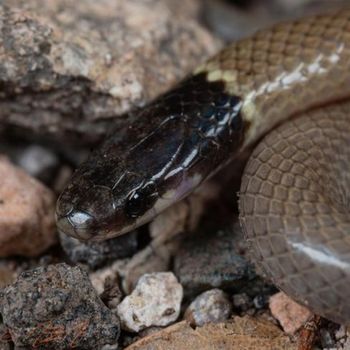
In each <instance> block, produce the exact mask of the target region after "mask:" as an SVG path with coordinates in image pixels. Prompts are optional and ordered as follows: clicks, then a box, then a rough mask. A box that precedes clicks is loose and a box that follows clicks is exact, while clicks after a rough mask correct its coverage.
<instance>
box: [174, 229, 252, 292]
mask: <svg viewBox="0 0 350 350" xmlns="http://www.w3.org/2000/svg"><path fill="white" fill-rule="evenodd" d="M236 229H238V227H237V226H236ZM234 235H235V233H234V232H232V231H230V230H226V231H218V232H216V233H215V234H203V235H195V236H194V235H193V236H191V237H190V238H189V239H188V240H186V241H185V242H184V244H183V245H182V247H181V248H180V249H179V251H178V253H177V254H176V256H175V261H174V271H175V275H176V276H177V277H178V278H179V281H180V283H181V284H182V285H183V287H184V291H185V295H189V296H193V295H195V294H198V293H200V292H202V291H204V290H208V289H210V288H220V289H229V290H233V291H235V290H239V289H240V288H241V287H242V286H244V285H245V283H246V282H247V281H251V280H253V278H254V277H255V272H254V268H253V266H252V265H251V264H250V263H249V262H248V261H247V260H246V259H245V257H243V256H241V255H239V254H238V253H237V252H235V248H237V244H236V242H235V239H234Z"/></svg>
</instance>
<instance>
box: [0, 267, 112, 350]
mask: <svg viewBox="0 0 350 350" xmlns="http://www.w3.org/2000/svg"><path fill="white" fill-rule="evenodd" d="M0 309H1V314H2V317H3V322H4V324H5V326H6V327H7V328H8V330H9V332H10V334H11V337H12V340H13V342H14V343H15V345H16V346H24V347H29V348H35V349H42V350H44V349H45V350H46V349H55V350H60V349H72V348H79V349H101V348H102V346H104V345H114V344H116V343H117V340H118V337H119V321H118V319H117V317H116V316H115V315H113V314H112V313H111V311H110V310H109V309H108V308H107V307H106V306H105V305H104V304H103V303H102V301H101V300H100V299H99V298H98V297H97V295H96V293H95V291H94V289H93V288H92V286H91V283H90V281H89V279H88V276H87V273H86V272H84V271H83V270H82V269H80V268H79V267H70V266H68V265H66V264H57V265H50V266H48V267H38V268H36V269H33V270H30V271H27V272H23V273H22V274H21V275H20V276H19V277H18V279H17V281H16V282H15V283H14V284H12V285H11V286H9V287H7V288H5V289H4V290H3V291H2V295H1V303H0Z"/></svg>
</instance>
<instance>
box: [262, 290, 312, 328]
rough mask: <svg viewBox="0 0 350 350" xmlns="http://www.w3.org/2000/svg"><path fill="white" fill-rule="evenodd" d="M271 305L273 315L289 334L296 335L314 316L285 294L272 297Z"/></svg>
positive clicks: (280, 293) (281, 293)
mask: <svg viewBox="0 0 350 350" xmlns="http://www.w3.org/2000/svg"><path fill="white" fill-rule="evenodd" d="M269 304H270V311H271V313H272V315H273V316H274V317H275V318H276V319H277V320H278V321H279V322H280V324H281V326H282V328H283V330H284V331H285V332H286V333H287V334H294V333H295V332H296V331H297V330H298V329H299V328H300V327H301V326H303V325H304V324H305V322H306V321H307V320H308V319H309V318H310V317H311V316H312V313H311V312H310V311H309V310H308V309H307V308H306V307H304V306H302V305H300V304H298V303H296V302H295V301H294V300H292V299H291V298H289V297H288V296H287V295H286V294H285V293H283V292H279V293H276V294H274V295H273V296H271V297H270V303H269Z"/></svg>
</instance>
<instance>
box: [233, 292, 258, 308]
mask: <svg viewBox="0 0 350 350" xmlns="http://www.w3.org/2000/svg"><path fill="white" fill-rule="evenodd" d="M232 301H233V305H234V307H235V309H237V310H239V311H247V310H248V309H249V308H251V307H252V306H253V302H252V300H251V298H249V296H248V295H247V294H246V293H238V294H234V295H233V297H232Z"/></svg>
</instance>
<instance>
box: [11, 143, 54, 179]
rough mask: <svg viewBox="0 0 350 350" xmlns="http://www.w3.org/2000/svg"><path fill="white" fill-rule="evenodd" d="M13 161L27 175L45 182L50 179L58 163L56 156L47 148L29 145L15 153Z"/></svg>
mask: <svg viewBox="0 0 350 350" xmlns="http://www.w3.org/2000/svg"><path fill="white" fill-rule="evenodd" d="M15 163H16V164H18V165H19V166H20V167H21V168H23V169H24V170H25V171H26V172H27V173H28V174H29V175H31V176H33V177H35V178H37V179H39V180H40V181H43V182H45V183H47V182H50V180H52V178H53V176H54V174H55V171H56V170H57V168H58V165H59V159H58V156H57V155H56V154H55V153H53V152H52V151H50V150H49V149H47V148H44V147H42V146H39V145H31V146H29V147H26V148H24V149H23V151H22V152H20V153H18V154H17V157H16V158H15Z"/></svg>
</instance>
